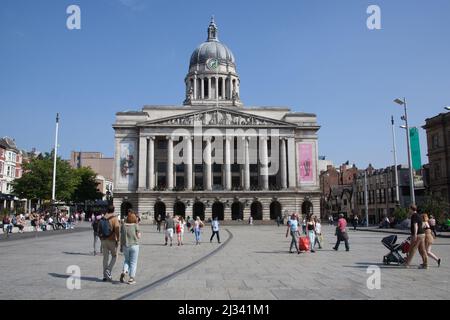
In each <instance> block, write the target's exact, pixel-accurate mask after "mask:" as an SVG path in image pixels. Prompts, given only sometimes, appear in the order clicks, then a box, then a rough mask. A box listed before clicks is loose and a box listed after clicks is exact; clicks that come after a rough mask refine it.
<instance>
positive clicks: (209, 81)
mask: <svg viewBox="0 0 450 320" xmlns="http://www.w3.org/2000/svg"><path fill="white" fill-rule="evenodd" d="M211 91H212V90H211V78H208V99H209V100H211V99H212V92H211Z"/></svg>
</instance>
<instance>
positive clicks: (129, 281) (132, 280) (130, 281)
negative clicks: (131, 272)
mask: <svg viewBox="0 0 450 320" xmlns="http://www.w3.org/2000/svg"><path fill="white" fill-rule="evenodd" d="M128 284H136V281H135V280H134V279H133V278H130V280H128Z"/></svg>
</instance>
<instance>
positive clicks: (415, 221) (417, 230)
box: [405, 205, 428, 269]
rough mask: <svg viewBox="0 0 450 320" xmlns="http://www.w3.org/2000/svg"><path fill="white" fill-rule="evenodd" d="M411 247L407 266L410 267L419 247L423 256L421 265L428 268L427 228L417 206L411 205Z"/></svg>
mask: <svg viewBox="0 0 450 320" xmlns="http://www.w3.org/2000/svg"><path fill="white" fill-rule="evenodd" d="M410 211H411V212H412V214H411V247H410V248H409V254H408V258H407V259H406V262H405V267H406V268H408V267H409V265H410V264H411V261H412V259H413V257H414V254H415V253H416V250H417V249H419V253H420V255H421V257H422V264H421V265H420V266H419V268H420V269H428V256H427V250H426V249H425V230H424V229H423V226H422V223H423V221H422V217H421V216H420V215H419V214H418V213H417V207H416V206H415V205H411V207H410Z"/></svg>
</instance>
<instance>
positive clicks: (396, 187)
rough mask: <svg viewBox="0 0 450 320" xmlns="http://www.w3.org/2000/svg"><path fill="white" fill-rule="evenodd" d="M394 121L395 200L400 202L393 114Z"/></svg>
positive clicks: (392, 121)
mask: <svg viewBox="0 0 450 320" xmlns="http://www.w3.org/2000/svg"><path fill="white" fill-rule="evenodd" d="M391 123H392V145H393V147H394V170H395V193H396V196H395V201H396V202H397V204H400V192H399V189H400V188H399V181H398V170H397V148H396V146H395V130H394V116H391Z"/></svg>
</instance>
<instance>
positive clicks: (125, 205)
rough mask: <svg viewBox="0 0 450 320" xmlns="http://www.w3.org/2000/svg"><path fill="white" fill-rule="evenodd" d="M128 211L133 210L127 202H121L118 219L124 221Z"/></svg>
mask: <svg viewBox="0 0 450 320" xmlns="http://www.w3.org/2000/svg"><path fill="white" fill-rule="evenodd" d="M129 209H133V205H132V204H131V203H130V202H128V201H124V202H122V204H121V205H120V218H121V219H124V218H125V217H126V216H127V215H128V210H129Z"/></svg>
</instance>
